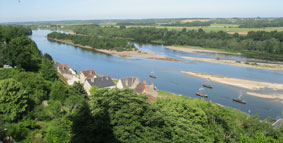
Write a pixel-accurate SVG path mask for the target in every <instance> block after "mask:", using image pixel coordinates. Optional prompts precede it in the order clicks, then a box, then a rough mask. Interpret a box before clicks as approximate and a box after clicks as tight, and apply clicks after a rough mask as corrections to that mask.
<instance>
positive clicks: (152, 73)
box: [149, 71, 157, 78]
mask: <svg viewBox="0 0 283 143" xmlns="http://www.w3.org/2000/svg"><path fill="white" fill-rule="evenodd" d="M149 77H151V78H157V76H155V75H154V72H153V71H152V72H151V73H150V75H149Z"/></svg>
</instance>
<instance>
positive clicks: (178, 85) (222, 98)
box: [30, 30, 283, 119]
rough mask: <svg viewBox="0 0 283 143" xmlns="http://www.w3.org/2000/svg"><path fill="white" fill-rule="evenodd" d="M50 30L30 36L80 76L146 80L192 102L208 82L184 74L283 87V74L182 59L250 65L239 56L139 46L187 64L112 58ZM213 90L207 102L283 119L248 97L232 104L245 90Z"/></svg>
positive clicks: (276, 106) (277, 106)
mask: <svg viewBox="0 0 283 143" xmlns="http://www.w3.org/2000/svg"><path fill="white" fill-rule="evenodd" d="M50 32H52V31H50V30H35V31H33V34H32V35H31V36H30V38H31V39H32V40H34V41H35V42H36V44H37V46H38V48H39V49H40V50H41V51H42V53H48V54H50V55H51V56H52V57H53V59H54V60H56V61H57V62H59V63H64V64H67V65H71V67H72V68H74V69H75V70H77V71H78V72H80V71H81V70H86V69H93V70H95V71H96V72H97V73H98V74H101V75H109V76H110V77H112V78H123V77H129V76H133V77H139V78H140V80H141V81H143V80H146V81H147V82H148V83H152V82H154V84H155V85H156V86H157V88H158V89H160V90H164V91H168V92H173V93H176V94H182V95H183V96H188V97H192V98H200V97H197V96H195V92H197V91H198V89H199V88H200V87H201V85H202V84H203V83H205V82H207V81H206V80H205V79H201V78H197V77H192V76H188V75H184V74H182V73H180V72H179V71H180V70H183V71H190V72H201V73H211V74H217V75H224V76H229V77H234V78H241V79H248V80H255V81H266V82H275V83H283V72H282V71H272V70H262V69H252V68H246V67H237V66H231V65H225V64H216V63H206V62H194V61H190V60H185V59H182V58H181V56H191V57H206V58H214V57H215V56H218V57H221V58H222V59H228V60H229V59H237V60H240V61H247V60H248V59H247V58H245V57H242V56H237V55H221V54H218V55H213V54H212V55H211V54H207V53H197V54H196V53H185V52H179V51H174V50H170V49H166V48H164V47H163V46H162V45H153V44H136V47H137V48H139V49H140V50H142V51H147V52H152V53H157V54H160V55H165V56H168V57H172V58H176V59H180V60H183V61H185V62H171V61H160V60H153V59H145V58H140V57H137V58H138V59H137V60H133V59H126V58H120V57H115V56H109V55H106V54H103V53H99V52H94V51H91V50H85V49H81V48H77V47H74V46H71V45H66V44H61V43H57V42H50V41H48V40H47V38H46V36H47V34H48V33H50ZM151 72H154V74H155V75H156V76H157V77H158V78H157V79H151V78H150V77H149V74H150V73H151ZM209 84H211V85H213V89H206V93H207V94H208V95H209V97H208V98H207V99H204V100H207V101H209V100H212V101H213V102H215V103H219V104H221V105H224V106H229V107H232V108H237V109H239V110H241V111H243V112H247V113H250V114H258V115H259V116H260V118H261V119H264V118H265V117H267V116H270V117H272V118H278V117H280V116H283V115H282V114H283V113H282V112H283V104H282V103H278V102H272V101H269V100H266V99H261V98H258V97H254V96H248V95H244V96H242V99H244V100H246V101H247V104H245V105H243V104H239V103H235V102H233V101H232V99H233V98H237V97H239V95H240V94H241V93H245V91H246V90H245V89H242V88H238V87H233V86H228V85H224V84H219V83H216V82H210V83H209Z"/></svg>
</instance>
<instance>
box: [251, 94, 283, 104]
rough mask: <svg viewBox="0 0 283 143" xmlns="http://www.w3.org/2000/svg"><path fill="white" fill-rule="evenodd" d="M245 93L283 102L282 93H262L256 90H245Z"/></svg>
mask: <svg viewBox="0 0 283 143" xmlns="http://www.w3.org/2000/svg"><path fill="white" fill-rule="evenodd" d="M246 94H248V95H251V96H256V97H260V98H264V99H268V100H273V101H276V102H280V103H283V94H263V93H256V92H247V93H246Z"/></svg>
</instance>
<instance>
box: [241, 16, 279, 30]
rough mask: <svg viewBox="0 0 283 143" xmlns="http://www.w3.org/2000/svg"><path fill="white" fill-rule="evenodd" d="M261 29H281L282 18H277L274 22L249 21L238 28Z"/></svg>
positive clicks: (266, 20) (264, 20)
mask: <svg viewBox="0 0 283 143" xmlns="http://www.w3.org/2000/svg"><path fill="white" fill-rule="evenodd" d="M262 27H283V18H278V19H274V20H268V19H263V20H261V19H259V20H251V21H248V22H246V23H244V24H241V25H240V26H239V28H262Z"/></svg>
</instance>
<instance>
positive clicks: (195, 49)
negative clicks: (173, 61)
mask: <svg viewBox="0 0 283 143" xmlns="http://www.w3.org/2000/svg"><path fill="white" fill-rule="evenodd" d="M164 48H167V49H171V50H175V51H181V52H187V53H201V52H205V53H220V54H233V55H234V54H240V53H229V52H224V51H218V50H208V49H202V48H199V47H194V46H187V47H181V46H164Z"/></svg>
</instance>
